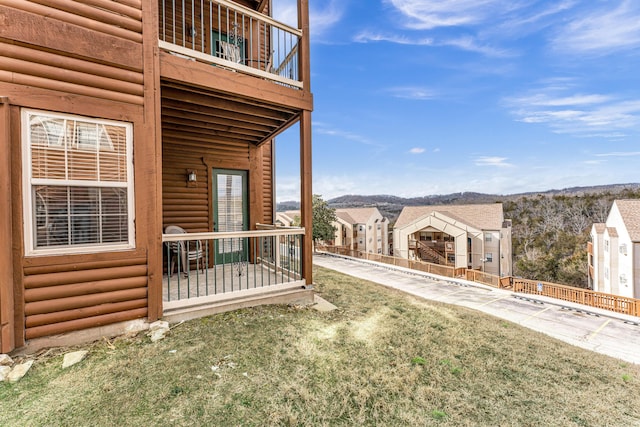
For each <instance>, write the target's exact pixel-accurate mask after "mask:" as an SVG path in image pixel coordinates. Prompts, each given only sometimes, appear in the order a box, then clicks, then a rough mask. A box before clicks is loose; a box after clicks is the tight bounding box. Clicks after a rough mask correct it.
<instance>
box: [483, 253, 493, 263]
mask: <svg viewBox="0 0 640 427" xmlns="http://www.w3.org/2000/svg"><path fill="white" fill-rule="evenodd" d="M484 260H485V262H493V253H491V252H487V253H486V254H484Z"/></svg>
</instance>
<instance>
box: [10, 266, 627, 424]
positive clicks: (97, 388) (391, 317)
mask: <svg viewBox="0 0 640 427" xmlns="http://www.w3.org/2000/svg"><path fill="white" fill-rule="evenodd" d="M315 278H316V288H317V290H318V291H319V292H320V294H321V295H322V297H323V298H325V299H327V300H328V301H330V302H332V303H333V304H335V305H337V306H338V310H335V311H333V312H328V313H320V312H317V311H315V310H312V309H309V308H302V309H301V308H299V307H287V306H271V307H258V308H254V309H246V310H239V311H235V312H230V313H225V314H220V315H216V316H211V317H207V318H203V319H199V320H195V321H191V322H187V323H184V324H182V325H180V326H177V327H176V328H174V329H173V330H172V331H171V332H170V334H169V335H168V336H167V337H166V338H165V339H164V340H162V341H159V342H156V343H151V342H150V340H149V339H148V338H147V337H145V336H144V335H140V336H137V337H134V338H128V339H127V338H120V339H116V340H112V341H109V342H107V341H101V342H97V343H94V344H92V345H88V346H85V347H84V348H85V349H88V350H89V355H88V357H87V358H86V359H85V361H83V362H82V363H81V364H79V365H75V366H73V367H71V368H69V369H66V370H62V368H61V364H62V351H59V352H51V353H50V354H49V355H47V356H46V357H42V358H40V359H39V360H38V361H37V363H36V364H35V365H34V367H33V368H32V370H31V371H30V372H29V373H28V375H27V376H26V377H25V378H24V379H23V380H22V381H21V382H19V383H17V384H8V383H0V425H3V426H5V425H6V426H29V425H33V426H39V425H65V426H75V425H82V426H85V425H96V426H112V425H123V426H134V425H135V426H137V425H157V426H164V425H167V426H169V425H171V426H175V425H177V426H180V425H185V426H187V425H189V426H190V425H217V426H226V425H229V426H237V425H243V426H252V425H255V426H264V425H305V426H307V425H320V426H322V425H327V426H329V425H331V426H335V425H345V426H347V425H354V424H364V425H409V426H413V425H415V426H424V425H455V426H464V425H469V426H478V425H480V426H482V425H487V426H489V425H491V426H495V425H532V426H533V425H563V426H564V425H569V426H570V425H576V426H600V425H621V426H622V425H625V426H628V425H640V367H638V366H637V365H630V364H627V363H624V362H622V361H619V360H616V359H613V358H609V357H607V356H603V355H600V354H597V353H592V352H589V351H587V350H583V349H579V348H576V347H573V346H570V345H567V344H564V343H562V342H560V341H557V340H554V339H552V338H549V337H547V336H544V335H541V334H538V333H536V332H532V331H530V330H528V329H525V328H522V327H520V326H518V325H515V324H512V323H509V322H505V321H504V320H500V319H496V318H493V317H490V316H487V315H484V314H482V313H478V312H474V311H471V310H467V309H463V308H457V307H452V306H447V305H444V304H437V303H431V302H425V301H422V300H419V299H416V298H414V297H411V296H407V295H405V294H402V293H399V292H397V291H393V290H389V289H387V288H384V287H381V286H378V285H375V284H372V283H369V282H366V281H362V280H358V279H354V278H352V277H349V276H344V275H341V274H339V273H336V272H333V271H330V270H325V269H321V268H318V269H316V271H315ZM65 350H67V349H65Z"/></svg>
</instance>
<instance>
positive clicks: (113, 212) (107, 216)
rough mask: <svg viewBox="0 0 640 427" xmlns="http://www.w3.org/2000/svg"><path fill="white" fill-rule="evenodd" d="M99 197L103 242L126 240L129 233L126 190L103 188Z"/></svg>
mask: <svg viewBox="0 0 640 427" xmlns="http://www.w3.org/2000/svg"><path fill="white" fill-rule="evenodd" d="M101 199H102V218H101V221H102V241H103V242H104V243H112V242H126V241H127V236H128V235H129V221H128V211H127V190H126V189H124V188H103V189H102V197H101Z"/></svg>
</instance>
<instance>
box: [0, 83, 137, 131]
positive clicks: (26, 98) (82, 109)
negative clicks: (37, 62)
mask: <svg viewBox="0 0 640 427" xmlns="http://www.w3.org/2000/svg"><path fill="white" fill-rule="evenodd" d="M0 93H2V94H3V95H7V96H8V97H9V99H11V104H12V105H16V106H20V107H28V108H36V109H41V110H53V111H55V110H58V109H60V105H64V111H65V113H69V114H79V115H83V116H93V117H101V118H105V119H111V120H121V121H125V122H134V121H137V120H139V119H140V118H141V117H142V112H143V108H142V106H141V105H136V104H129V103H124V102H115V101H108V100H106V99H99V98H92V97H90V96H86V95H74V94H70V93H68V92H60V91H56V90H52V89H43V88H36V87H28V86H23V85H19V84H15V83H6V82H2V81H0Z"/></svg>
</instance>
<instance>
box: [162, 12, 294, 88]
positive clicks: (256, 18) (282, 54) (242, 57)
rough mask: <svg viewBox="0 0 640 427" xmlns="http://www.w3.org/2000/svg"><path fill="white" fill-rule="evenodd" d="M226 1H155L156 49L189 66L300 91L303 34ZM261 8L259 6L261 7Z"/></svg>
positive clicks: (263, 14) (259, 13)
mask: <svg viewBox="0 0 640 427" xmlns="http://www.w3.org/2000/svg"><path fill="white" fill-rule="evenodd" d="M255 3H257V4H256V9H251V8H249V7H245V6H243V5H241V4H239V3H236V2H233V1H230V0H159V12H160V13H159V15H160V16H159V24H160V28H159V38H160V42H159V45H160V48H161V49H163V50H165V51H168V52H172V53H174V54H176V55H178V56H182V57H185V58H188V59H191V60H194V61H199V62H204V63H208V64H211V65H215V66H217V67H222V68H226V69H230V70H234V71H236V72H240V73H243V74H248V75H253V76H255V77H258V78H263V79H267V80H271V81H273V82H274V83H277V84H280V85H284V86H287V87H291V88H297V89H302V88H303V86H304V82H303V81H302V80H301V77H302V73H301V63H300V59H301V58H300V46H301V42H302V38H303V32H302V30H300V29H297V28H293V27H291V26H289V25H286V24H284V23H282V22H279V21H276V20H275V19H273V18H271V17H270V16H269V15H268V14H267V13H268V11H266V12H267V13H265V8H266V6H265V5H264V4H265V2H264V1H263V2H255ZM261 5H262V6H261Z"/></svg>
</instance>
